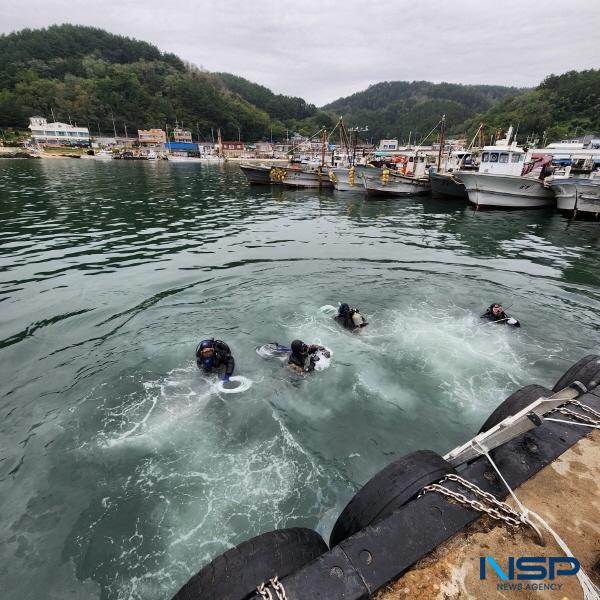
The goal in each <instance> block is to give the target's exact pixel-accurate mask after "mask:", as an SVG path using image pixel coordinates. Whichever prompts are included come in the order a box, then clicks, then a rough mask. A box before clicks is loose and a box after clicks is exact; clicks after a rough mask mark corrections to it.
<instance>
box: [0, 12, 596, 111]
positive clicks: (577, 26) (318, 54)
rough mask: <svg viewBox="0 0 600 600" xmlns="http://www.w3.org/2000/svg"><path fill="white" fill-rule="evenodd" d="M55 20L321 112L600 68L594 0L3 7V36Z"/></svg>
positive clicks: (0, 18) (532, 82) (525, 82)
mask: <svg viewBox="0 0 600 600" xmlns="http://www.w3.org/2000/svg"><path fill="white" fill-rule="evenodd" d="M54 23H76V24H82V25H93V26H96V27H101V28H103V29H107V30H108V31H111V32H113V33H119V34H123V35H127V36H131V37H135V38H138V39H141V40H145V41H148V42H151V43H153V44H155V45H156V46H158V47H159V48H160V49H161V50H164V51H168V52H174V53H175V54H177V55H179V56H180V57H181V58H183V59H184V60H187V61H190V62H192V63H195V64H197V65H199V66H202V67H204V68H206V69H208V70H210V71H228V72H231V73H235V74H236V75H242V76H243V77H246V78H248V79H250V80H251V81H255V82H257V83H261V84H263V85H266V86H267V87H269V88H271V89H272V90H273V91H275V92H278V93H284V94H290V95H295V96H302V97H303V98H305V99H306V100H308V101H310V102H313V103H315V104H317V105H323V104H325V103H327V102H330V101H332V100H335V99H336V98H338V97H340V96H345V95H348V94H351V93H353V92H356V91H360V90H362V89H364V88H366V87H367V86H368V85H369V84H371V83H377V82H379V81H385V80H388V81H393V80H414V79H424V80H429V81H435V82H439V81H451V82H456V83H487V84H503V85H516V86H534V85H536V84H538V83H539V82H540V81H541V80H542V79H543V78H544V77H545V76H546V75H548V74H550V73H557V74H558V73H563V72H565V71H568V70H570V69H585V68H599V67H600V2H599V1H598V0H569V2H564V1H563V0H542V1H541V2H533V1H528V0H519V1H515V0H502V1H499V0H489V1H488V2H485V1H484V0H409V1H405V0H386V1H368V0H360V1H359V0H343V1H342V0H340V1H338V2H334V1H332V0H295V1H293V2H290V1H288V0H245V1H243V0H0V31H1V32H4V33H7V32H10V31H15V30H19V29H22V28H24V27H31V28H39V27H45V26H47V25H51V24H54ZM0 60H2V58H1V57H0Z"/></svg>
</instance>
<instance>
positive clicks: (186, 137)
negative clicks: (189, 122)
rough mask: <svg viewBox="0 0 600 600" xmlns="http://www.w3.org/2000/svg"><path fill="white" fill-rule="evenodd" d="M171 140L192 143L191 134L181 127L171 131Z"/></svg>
mask: <svg viewBox="0 0 600 600" xmlns="http://www.w3.org/2000/svg"><path fill="white" fill-rule="evenodd" d="M173 139H174V140H175V141H176V142H190V143H191V141H192V132H191V131H189V130H187V129H182V128H181V127H175V129H173Z"/></svg>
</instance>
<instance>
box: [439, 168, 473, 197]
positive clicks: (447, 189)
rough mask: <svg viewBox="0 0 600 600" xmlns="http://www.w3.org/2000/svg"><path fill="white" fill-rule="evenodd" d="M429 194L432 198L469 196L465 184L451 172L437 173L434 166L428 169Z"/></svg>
mask: <svg viewBox="0 0 600 600" xmlns="http://www.w3.org/2000/svg"><path fill="white" fill-rule="evenodd" d="M429 181H430V183H431V195H432V196H433V197H434V198H439V197H443V198H458V199H460V200H468V199H469V196H468V194H467V190H466V188H465V184H464V183H462V182H461V181H459V180H458V179H456V178H455V177H454V173H452V172H442V173H438V172H437V171H436V170H435V167H431V168H430V169H429Z"/></svg>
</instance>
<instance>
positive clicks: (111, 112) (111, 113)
mask: <svg viewBox="0 0 600 600" xmlns="http://www.w3.org/2000/svg"><path fill="white" fill-rule="evenodd" d="M110 118H111V120H112V124H113V133H114V134H115V141H116V140H117V127H116V125H115V116H114V115H113V111H112V108H111V109H110Z"/></svg>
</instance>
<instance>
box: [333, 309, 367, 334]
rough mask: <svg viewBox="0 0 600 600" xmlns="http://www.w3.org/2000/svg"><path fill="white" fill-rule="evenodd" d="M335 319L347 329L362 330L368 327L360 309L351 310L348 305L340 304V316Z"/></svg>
mask: <svg viewBox="0 0 600 600" xmlns="http://www.w3.org/2000/svg"><path fill="white" fill-rule="evenodd" d="M333 318H334V319H335V320H336V321H337V322H338V323H339V324H340V325H341V326H342V327H345V328H346V329H351V330H352V329H360V328H362V327H365V326H366V325H368V323H367V322H366V321H365V320H364V319H363V316H362V315H361V314H360V311H359V310H358V308H350V307H349V306H348V305H347V304H346V303H344V304H340V308H339V310H338V314H337V315H336V316H335V317H333Z"/></svg>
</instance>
